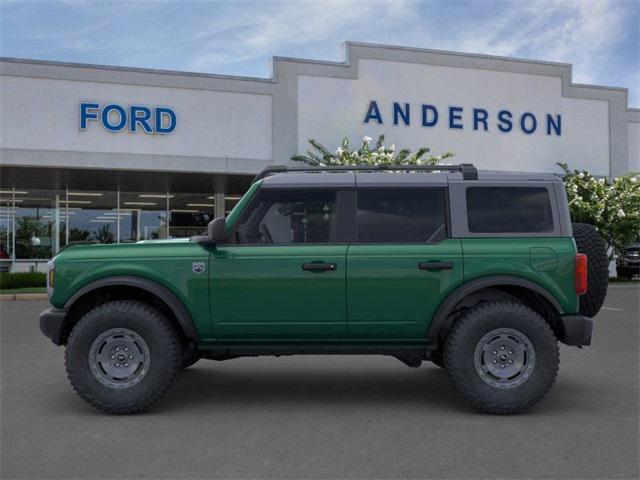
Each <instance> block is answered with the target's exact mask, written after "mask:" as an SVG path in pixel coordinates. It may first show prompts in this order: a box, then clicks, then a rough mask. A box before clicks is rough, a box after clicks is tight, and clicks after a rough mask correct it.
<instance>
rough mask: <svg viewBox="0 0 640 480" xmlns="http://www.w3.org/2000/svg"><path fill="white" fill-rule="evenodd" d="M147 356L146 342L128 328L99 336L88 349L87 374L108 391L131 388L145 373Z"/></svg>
mask: <svg viewBox="0 0 640 480" xmlns="http://www.w3.org/2000/svg"><path fill="white" fill-rule="evenodd" d="M150 363H151V355H150V353H149V347H148V346H147V342H145V341H144V339H143V338H142V337H141V336H140V335H138V334H137V333H136V332H134V331H133V330H130V329H128V328H112V329H109V330H107V331H105V332H103V333H101V334H100V335H99V336H98V337H97V338H96V339H95V340H94V341H93V343H92V344H91V348H90V349H89V366H90V368H91V373H92V374H93V376H94V377H95V378H96V380H98V382H100V383H101V384H102V385H105V386H107V387H110V388H117V389H123V388H131V387H133V386H134V385H136V384H137V383H139V382H140V381H141V380H142V379H143V378H144V377H145V375H146V374H147V372H148V371H149V365H150Z"/></svg>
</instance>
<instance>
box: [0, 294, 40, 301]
mask: <svg viewBox="0 0 640 480" xmlns="http://www.w3.org/2000/svg"><path fill="white" fill-rule="evenodd" d="M47 298H48V297H47V294H46V293H3V294H0V301H11V300H46V299H47Z"/></svg>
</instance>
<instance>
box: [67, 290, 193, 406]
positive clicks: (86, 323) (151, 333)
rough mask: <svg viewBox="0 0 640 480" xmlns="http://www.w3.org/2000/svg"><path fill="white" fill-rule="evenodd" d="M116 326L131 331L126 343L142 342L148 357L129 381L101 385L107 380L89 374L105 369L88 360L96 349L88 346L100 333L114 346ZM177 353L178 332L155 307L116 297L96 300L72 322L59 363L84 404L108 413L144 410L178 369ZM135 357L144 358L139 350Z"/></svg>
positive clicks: (179, 356)
mask: <svg viewBox="0 0 640 480" xmlns="http://www.w3.org/2000/svg"><path fill="white" fill-rule="evenodd" d="M119 331H127V332H133V333H131V335H135V336H133V337H132V338H133V339H134V341H133V342H132V343H129V345H132V349H133V348H135V345H138V344H144V346H145V348H144V351H145V352H146V355H148V357H149V359H148V362H147V363H146V365H147V367H146V368H145V369H144V371H145V373H144V374H140V373H138V374H137V376H136V377H135V380H134V381H135V382H136V383H135V384H133V385H131V386H122V385H120V386H118V387H114V386H111V385H105V382H106V381H107V380H104V379H102V377H101V374H100V373H94V372H104V371H105V370H104V369H103V368H101V367H99V366H96V365H98V362H95V361H94V362H92V361H91V358H94V357H95V355H96V354H95V352H97V351H99V349H98V348H97V347H94V348H93V349H92V346H94V345H97V344H99V342H100V339H101V338H103V337H104V336H105V335H107V338H108V339H109V340H107V341H109V342H111V343H109V345H111V346H113V345H117V343H114V342H118V341H119V340H118V338H117V337H118V332H119ZM110 332H115V334H110ZM136 336H137V337H136ZM114 337H115V339H114V340H111V339H112V338H114ZM136 338H137V339H138V343H137V344H136V343H135V339H136ZM140 339H142V340H140ZM96 342H97V343H96ZM106 348H107V347H104V348H103V350H105V349H106ZM115 348H116V347H115V346H113V347H112V350H113V349H115ZM121 351H122V350H121ZM140 351H142V350H140ZM181 354H182V352H181V348H180V342H179V339H178V335H177V334H176V331H175V329H174V327H173V325H171V323H170V322H169V320H168V319H167V318H166V317H165V316H164V315H163V314H162V313H161V312H159V311H158V310H156V309H155V308H153V307H152V306H150V305H148V304H145V303H142V302H137V301H132V300H118V301H113V302H109V303H105V304H102V305H99V306H98V307H96V308H94V309H93V310H91V311H89V312H88V313H87V314H85V315H84V316H83V317H82V318H81V319H80V320H79V321H78V323H77V324H76V325H75V326H74V328H73V330H72V331H71V335H69V341H68V343H67V347H66V351H65V367H66V370H67V376H68V377H69V381H70V382H71V385H72V387H73V388H74V390H75V391H76V392H77V393H78V395H80V397H82V399H84V400H85V401H86V402H87V403H89V404H90V405H92V406H94V407H96V408H98V409H99V410H102V411H104V412H107V413H111V414H118V415H123V414H133V413H139V412H142V411H143V410H146V409H147V408H149V407H150V406H151V405H153V404H154V403H156V402H157V401H158V400H160V398H162V396H163V395H164V394H165V393H166V392H167V390H168V389H169V387H170V386H171V384H172V383H173V381H174V380H175V378H176V375H177V373H178V369H179V368H180V360H181ZM140 358H144V359H146V356H145V354H144V353H141V354H140ZM140 362H141V363H139V365H142V361H141V360H140ZM92 366H93V369H92ZM141 371H142V370H139V372H141ZM132 375H136V374H135V373H134V374H132Z"/></svg>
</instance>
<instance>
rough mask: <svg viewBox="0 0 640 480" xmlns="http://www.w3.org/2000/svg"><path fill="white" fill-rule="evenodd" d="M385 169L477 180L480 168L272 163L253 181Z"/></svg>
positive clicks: (464, 164)
mask: <svg viewBox="0 0 640 480" xmlns="http://www.w3.org/2000/svg"><path fill="white" fill-rule="evenodd" d="M385 170H387V171H388V170H393V171H397V170H405V171H411V172H413V171H425V172H442V171H447V172H461V173H462V178H463V180H477V179H478V170H477V169H476V167H474V166H473V164H472V163H461V164H459V165H351V166H349V165H339V166H315V165H312V166H309V167H291V166H287V165H272V166H269V167H265V168H264V170H262V171H261V172H260V173H259V174H258V175H256V177H255V178H254V179H253V182H252V183H255V182H257V181H258V180H261V179H263V178H265V177H268V176H269V175H273V174H275V173H287V172H352V171H365V172H380V171H385Z"/></svg>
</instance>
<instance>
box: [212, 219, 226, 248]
mask: <svg viewBox="0 0 640 480" xmlns="http://www.w3.org/2000/svg"><path fill="white" fill-rule="evenodd" d="M207 230H208V234H209V241H210V242H211V243H224V242H226V241H227V239H228V238H229V236H228V235H227V220H226V219H225V218H224V217H218V218H215V219H213V220H211V221H210V222H209V225H208V227H207Z"/></svg>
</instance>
